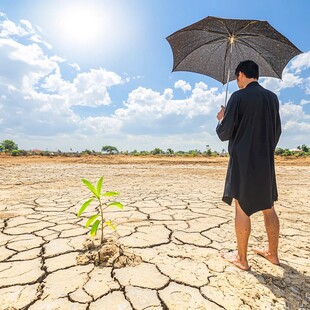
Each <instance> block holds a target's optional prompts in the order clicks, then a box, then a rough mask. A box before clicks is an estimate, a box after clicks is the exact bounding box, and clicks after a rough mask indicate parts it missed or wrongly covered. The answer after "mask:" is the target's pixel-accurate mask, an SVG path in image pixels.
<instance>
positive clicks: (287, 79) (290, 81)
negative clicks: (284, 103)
mask: <svg viewBox="0 0 310 310" xmlns="http://www.w3.org/2000/svg"><path fill="white" fill-rule="evenodd" d="M261 80H262V81H261V85H262V86H263V87H265V88H267V89H269V90H271V91H273V92H274V93H276V94H277V95H278V96H279V95H280V92H281V90H283V89H285V88H292V87H296V86H299V85H301V84H302V82H303V79H302V78H301V77H299V76H298V75H295V74H293V73H291V72H289V71H288V69H284V71H283V75H282V80H280V79H276V78H262V79H261Z"/></svg>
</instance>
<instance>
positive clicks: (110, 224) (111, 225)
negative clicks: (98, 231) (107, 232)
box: [105, 220, 116, 230]
mask: <svg viewBox="0 0 310 310" xmlns="http://www.w3.org/2000/svg"><path fill="white" fill-rule="evenodd" d="M105 223H106V225H107V226H109V227H111V228H112V229H113V230H116V227H115V226H114V225H113V224H112V221H111V220H110V221H106V222H105Z"/></svg>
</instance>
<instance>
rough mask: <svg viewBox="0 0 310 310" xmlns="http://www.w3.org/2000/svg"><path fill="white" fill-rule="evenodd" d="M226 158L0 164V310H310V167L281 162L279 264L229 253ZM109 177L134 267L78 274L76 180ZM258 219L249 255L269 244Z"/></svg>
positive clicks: (91, 268)
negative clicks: (244, 262)
mask: <svg viewBox="0 0 310 310" xmlns="http://www.w3.org/2000/svg"><path fill="white" fill-rule="evenodd" d="M226 166H227V158H211V159H210V158H209V159H207V158H177V157H175V158H163V157H160V158H158V157H143V158H140V157H139V158H135V157H125V156H124V157H122V156H116V157H113V156H112V157H110V156H106V157H89V158H87V157H85V158H59V157H57V158H56V157H53V158H41V157H39V158H34V157H29V158H12V157H3V156H1V157H0V172H1V174H0V300H1V302H0V309H111V310H113V309H141V310H142V309H148V310H150V309H176V310H179V309H182V310H183V309H184V310H185V309H195V310H196V309H310V260H309V257H310V238H309V236H310V225H309V224H310V217H309V211H310V203H309V201H310V193H309V184H310V162H309V160H308V159H305V160H300V159H277V168H276V169H277V176H278V190H279V195H280V196H279V201H278V202H277V203H276V209H277V211H278V214H279V218H280V221H281V237H280V257H281V266H274V265H271V264H269V263H268V262H267V261H266V260H264V259H263V258H261V257H259V256H255V255H254V254H252V253H250V254H249V263H250V265H251V267H252V269H251V271H250V272H244V271H241V270H239V269H237V268H236V267H234V266H232V265H230V264H229V263H227V262H225V261H223V260H222V259H221V258H220V257H219V254H218V253H219V251H220V250H227V249H235V247H236V243H235V239H234V221H233V216H234V209H233V207H230V206H228V205H226V204H224V203H223V202H221V195H222V191H223V185H224V178H225V173H226ZM102 175H103V176H104V177H105V183H104V184H105V186H106V187H105V188H106V190H117V191H120V192H121V195H120V197H119V201H121V202H122V203H123V204H124V205H125V208H124V210H119V209H110V211H109V213H108V214H107V217H109V218H111V219H114V220H115V221H116V222H117V223H118V229H117V234H115V233H114V234H113V233H112V232H111V231H108V230H107V231H106V233H107V234H109V235H110V236H111V237H113V238H115V239H117V242H119V243H120V244H121V245H122V246H123V247H124V248H126V249H128V250H129V251H130V253H131V254H134V255H136V256H137V257H141V262H140V263H139V264H136V265H135V266H127V267H123V268H119V267H118V266H113V265H112V266H109V267H100V266H95V265H94V264H92V263H89V264H86V265H79V264H77V261H76V258H77V256H78V255H80V253H81V252H82V251H83V243H84V242H85V240H86V238H87V233H88V231H87V230H86V229H85V227H84V224H85V222H86V218H87V216H89V215H90V214H92V212H91V211H92V210H93V209H91V207H90V209H89V212H86V213H85V216H84V217H81V218H77V217H76V212H77V210H78V209H79V207H80V205H81V202H83V201H84V200H85V199H86V198H87V197H88V192H87V190H86V188H85V187H84V185H83V184H82V182H81V181H80V180H81V178H82V177H83V178H87V179H89V180H90V181H96V180H97V179H98V178H99V177H100V176H102ZM263 226H264V224H263V218H262V216H261V214H255V215H254V216H253V217H252V235H251V237H250V244H249V246H250V247H252V246H264V245H265V244H266V237H265V234H264V227H263Z"/></svg>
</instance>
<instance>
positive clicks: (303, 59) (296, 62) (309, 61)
mask: <svg viewBox="0 0 310 310" xmlns="http://www.w3.org/2000/svg"><path fill="white" fill-rule="evenodd" d="M307 68H310V51H309V52H306V53H302V54H300V55H298V56H297V57H296V58H295V59H293V60H292V62H291V65H290V69H292V70H294V71H295V73H300V72H301V71H303V70H305V69H307Z"/></svg>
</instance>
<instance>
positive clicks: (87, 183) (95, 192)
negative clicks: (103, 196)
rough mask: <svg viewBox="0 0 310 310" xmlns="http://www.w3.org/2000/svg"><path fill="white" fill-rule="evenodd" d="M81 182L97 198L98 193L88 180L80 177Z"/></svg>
mask: <svg viewBox="0 0 310 310" xmlns="http://www.w3.org/2000/svg"><path fill="white" fill-rule="evenodd" d="M82 182H83V183H84V184H85V185H86V186H87V187H88V188H89V190H90V191H91V192H92V193H93V194H94V195H95V197H97V198H99V195H98V193H97V191H96V189H95V187H94V185H93V184H91V183H90V182H89V181H88V180H86V179H82Z"/></svg>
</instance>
